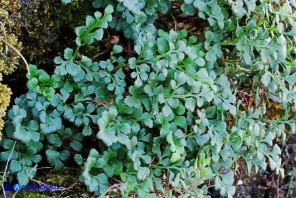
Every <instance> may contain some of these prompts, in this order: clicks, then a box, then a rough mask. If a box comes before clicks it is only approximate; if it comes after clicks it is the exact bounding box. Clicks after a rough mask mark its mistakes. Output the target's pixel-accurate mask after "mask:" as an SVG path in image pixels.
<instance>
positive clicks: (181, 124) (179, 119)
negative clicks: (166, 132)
mask: <svg viewBox="0 0 296 198" xmlns="http://www.w3.org/2000/svg"><path fill="white" fill-rule="evenodd" d="M174 123H175V124H176V125H177V126H179V127H182V128H184V129H186V128H187V121H186V118H185V117H184V116H175V118H174Z"/></svg>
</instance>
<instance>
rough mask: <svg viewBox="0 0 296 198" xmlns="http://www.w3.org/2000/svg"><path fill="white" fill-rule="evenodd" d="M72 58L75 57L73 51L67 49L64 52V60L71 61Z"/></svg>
mask: <svg viewBox="0 0 296 198" xmlns="http://www.w3.org/2000/svg"><path fill="white" fill-rule="evenodd" d="M72 56H73V49H70V48H66V49H65V50H64V58H65V59H66V60H70V59H71V58H72Z"/></svg>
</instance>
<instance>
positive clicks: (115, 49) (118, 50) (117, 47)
mask: <svg viewBox="0 0 296 198" xmlns="http://www.w3.org/2000/svg"><path fill="white" fill-rule="evenodd" d="M121 52H122V47H121V45H114V46H113V53H114V54H118V53H121Z"/></svg>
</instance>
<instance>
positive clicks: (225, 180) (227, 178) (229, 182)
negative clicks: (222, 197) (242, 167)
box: [220, 171, 234, 186]
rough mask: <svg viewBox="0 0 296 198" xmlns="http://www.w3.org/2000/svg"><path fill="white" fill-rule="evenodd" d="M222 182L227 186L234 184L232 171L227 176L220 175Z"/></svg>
mask: <svg viewBox="0 0 296 198" xmlns="http://www.w3.org/2000/svg"><path fill="white" fill-rule="evenodd" d="M220 176H221V179H222V182H223V183H224V184H226V185H229V186H230V185H232V184H233V182H234V174H233V172H232V171H229V172H228V173H226V174H220Z"/></svg>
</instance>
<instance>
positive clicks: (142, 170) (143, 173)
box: [137, 167, 150, 180]
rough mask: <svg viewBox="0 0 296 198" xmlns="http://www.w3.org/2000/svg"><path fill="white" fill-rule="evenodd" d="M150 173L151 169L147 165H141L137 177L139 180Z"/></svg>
mask: <svg viewBox="0 0 296 198" xmlns="http://www.w3.org/2000/svg"><path fill="white" fill-rule="evenodd" d="M149 174H150V169H149V168H147V167H140V168H139V170H138V174H137V178H138V180H145V179H146V178H147V176H148V175H149Z"/></svg>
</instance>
